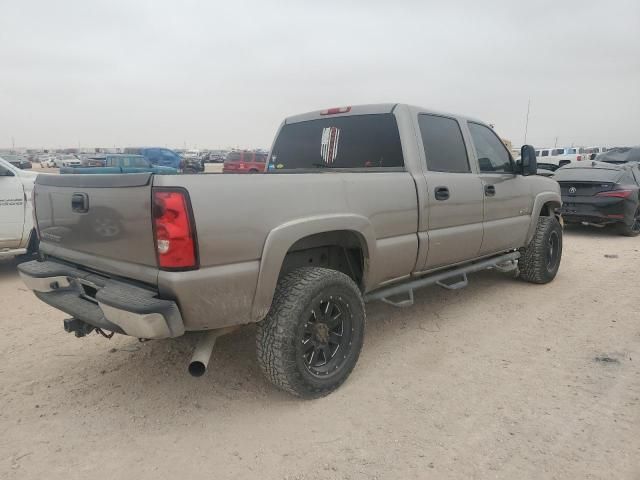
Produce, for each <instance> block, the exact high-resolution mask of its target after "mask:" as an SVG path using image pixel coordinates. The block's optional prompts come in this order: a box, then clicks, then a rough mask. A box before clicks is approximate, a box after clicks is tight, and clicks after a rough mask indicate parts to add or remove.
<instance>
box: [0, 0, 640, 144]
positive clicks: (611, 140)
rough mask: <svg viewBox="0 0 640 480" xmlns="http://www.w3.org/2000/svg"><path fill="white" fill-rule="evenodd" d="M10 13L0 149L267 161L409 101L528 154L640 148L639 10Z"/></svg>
mask: <svg viewBox="0 0 640 480" xmlns="http://www.w3.org/2000/svg"><path fill="white" fill-rule="evenodd" d="M522 3H523V2H518V1H511V0H509V1H504V2H494V1H490V0H487V1H482V2H479V1H460V2H456V1H439V2H431V1H400V0H396V1H395V2H392V1H388V0H387V1H380V2H378V1H372V0H368V1H352V2H345V1H330V0H324V1H305V0H297V1H287V2H284V1H283V2H276V1H266V0H261V1H258V0H256V1H238V0H235V1H227V2H216V1H185V0H181V1H178V0H175V1H157V0H154V1H130V0H109V1H97V0H93V1H88V0H81V1H67V0H56V1H52V0H40V1H33V0H20V1H18V0H0V147H2V146H4V147H7V146H11V141H12V137H14V138H15V144H16V146H24V147H63V146H71V147H76V146H78V145H81V146H84V147H89V146H114V145H117V146H127V145H168V146H173V147H182V146H183V145H184V144H185V143H186V146H187V147H217V146H221V147H224V146H245V147H267V148H268V147H269V146H270V144H271V141H272V137H273V135H274V133H275V131H276V129H277V127H278V125H279V123H280V122H281V120H282V119H283V118H284V117H285V116H288V115H291V114H296V113H301V112H305V111H310V110H317V109H320V108H325V107H332V106H340V105H351V104H359V103H377V102H406V103H411V104H416V105H421V106H425V107H430V108H433V109H438V110H444V111H450V112H456V113H461V114H466V115H470V116H475V117H478V118H480V119H482V120H484V121H487V122H489V123H493V124H495V127H496V130H497V131H498V132H499V133H500V134H501V135H502V136H504V137H507V138H509V139H511V140H512V141H513V143H514V144H518V145H519V144H521V143H522V142H523V139H524V129H525V117H526V110H527V100H528V99H529V98H531V113H530V117H529V133H528V138H527V141H528V142H527V143H533V144H534V145H536V146H549V145H551V146H552V145H553V144H554V143H555V141H556V137H557V139H558V140H557V141H558V145H571V144H579V145H598V144H607V145H622V144H640V1H638V0H626V1H625V0H608V1H589V2H587V1H583V0H576V1H562V0H557V1H535V2H526V3H527V5H522Z"/></svg>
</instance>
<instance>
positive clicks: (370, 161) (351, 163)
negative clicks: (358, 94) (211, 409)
mask: <svg viewBox="0 0 640 480" xmlns="http://www.w3.org/2000/svg"><path fill="white" fill-rule="evenodd" d="M402 166H404V160H403V157H402V146H401V144H400V135H399V133H398V125H397V123H396V119H395V117H394V116H393V114H390V113H386V114H375V115H354V116H349V117H327V118H323V119H319V120H310V121H307V122H299V123H292V124H288V125H284V126H283V127H282V130H280V134H279V135H278V138H277V139H276V142H275V144H274V146H273V150H272V152H271V157H270V158H269V170H270V171H271V172H273V171H278V170H292V169H318V168H320V169H326V168H355V169H367V168H385V167H387V168H388V167H402Z"/></svg>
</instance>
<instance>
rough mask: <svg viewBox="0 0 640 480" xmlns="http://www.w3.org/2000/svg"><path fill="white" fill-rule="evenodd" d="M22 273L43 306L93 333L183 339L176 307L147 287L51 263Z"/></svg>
mask: <svg viewBox="0 0 640 480" xmlns="http://www.w3.org/2000/svg"><path fill="white" fill-rule="evenodd" d="M18 271H19V272H20V276H21V277H22V280H23V281H24V283H25V285H26V286H27V287H28V288H29V289H31V290H33V292H34V293H35V295H36V296H37V297H38V298H39V299H40V300H42V301H43V302H45V303H47V304H49V305H51V306H52V307H54V308H57V309H58V310H62V311H63V312H65V313H67V314H69V315H71V316H72V317H74V318H77V319H79V320H82V321H84V322H86V323H88V324H89V325H92V326H94V327H97V328H101V329H104V330H110V331H113V332H117V333H122V334H124V335H130V336H132V337H138V338H170V337H178V336H181V335H182V334H184V323H183V321H182V315H181V314H180V309H179V308H178V305H177V304H176V303H175V302H174V301H172V300H164V299H161V298H157V296H158V292H157V291H154V290H152V289H149V288H147V287H143V286H140V285H137V284H133V283H128V282H123V281H119V280H113V279H110V278H108V277H104V276H101V275H97V274H94V273H90V272H86V271H84V270H79V269H77V268H74V267H72V266H69V265H66V264H64V263H61V262H55V261H51V260H47V261H44V262H39V261H31V262H26V263H22V264H20V265H18Z"/></svg>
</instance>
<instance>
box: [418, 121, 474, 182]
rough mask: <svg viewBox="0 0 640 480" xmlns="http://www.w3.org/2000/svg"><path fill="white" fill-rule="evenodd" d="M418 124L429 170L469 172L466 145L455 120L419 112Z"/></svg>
mask: <svg viewBox="0 0 640 480" xmlns="http://www.w3.org/2000/svg"><path fill="white" fill-rule="evenodd" d="M418 125H419V126H420V135H421V136H422V146H423V147H424V153H425V157H426V159H427V168H428V169H429V171H431V172H450V173H470V172H471V168H470V167H469V157H468V155H467V147H466V146H465V144H464V139H463V138H462V131H461V130H460V125H459V124H458V122H457V120H454V119H453V118H449V117H442V116H439V115H432V114H420V115H418Z"/></svg>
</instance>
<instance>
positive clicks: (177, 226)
mask: <svg viewBox="0 0 640 480" xmlns="http://www.w3.org/2000/svg"><path fill="white" fill-rule="evenodd" d="M190 211H191V210H190V205H189V198H188V197H187V194H186V192H184V191H180V190H171V191H169V190H154V191H153V222H154V234H155V242H156V254H157V257H158V265H159V266H160V268H166V269H189V268H197V266H198V265H197V261H196V239H195V232H194V230H193V225H192V224H191V217H190Z"/></svg>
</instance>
